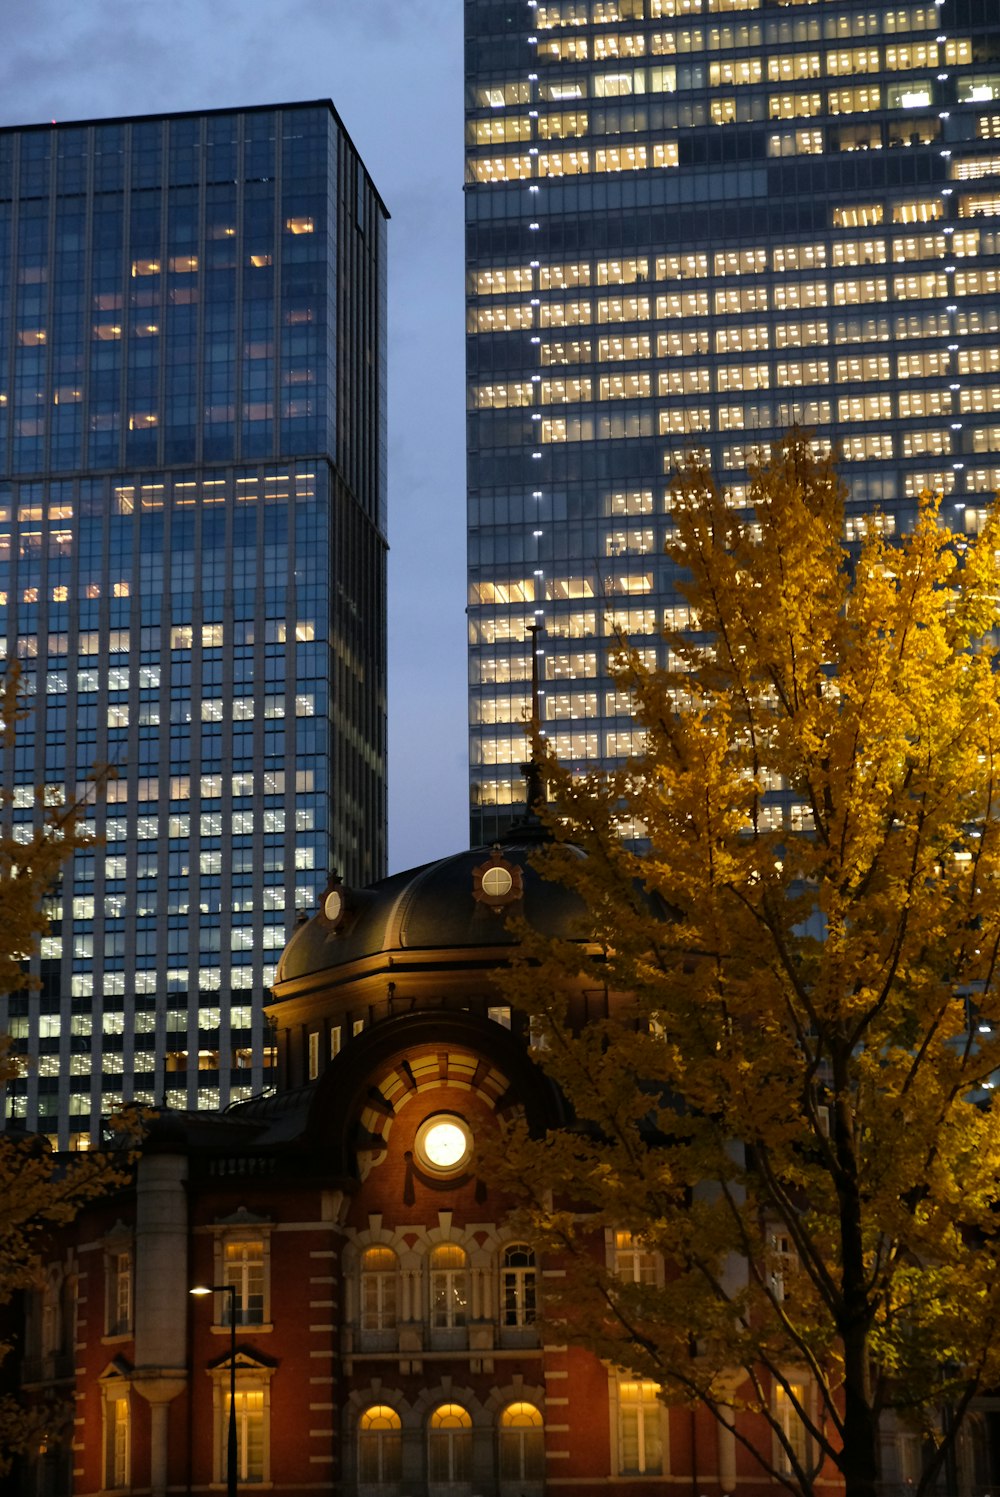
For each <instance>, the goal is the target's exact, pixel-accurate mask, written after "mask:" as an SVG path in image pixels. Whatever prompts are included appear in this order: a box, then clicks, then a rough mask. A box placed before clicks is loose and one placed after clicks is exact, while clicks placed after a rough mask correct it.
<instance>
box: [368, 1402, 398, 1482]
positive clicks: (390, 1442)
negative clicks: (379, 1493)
mask: <svg viewBox="0 0 1000 1497" xmlns="http://www.w3.org/2000/svg"><path fill="white" fill-rule="evenodd" d="M402 1452H403V1426H402V1422H401V1421H400V1417H399V1415H398V1414H397V1413H396V1410H395V1409H390V1408H389V1407H388V1406H387V1405H386V1404H384V1403H377V1404H373V1405H372V1407H371V1408H370V1409H365V1411H364V1413H363V1414H362V1415H361V1418H360V1419H359V1420H358V1482H359V1484H361V1485H363V1486H369V1487H378V1486H388V1485H390V1484H392V1483H393V1482H397V1481H399V1479H400V1475H401V1472H402Z"/></svg>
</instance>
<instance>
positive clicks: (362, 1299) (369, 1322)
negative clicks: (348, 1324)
mask: <svg viewBox="0 0 1000 1497" xmlns="http://www.w3.org/2000/svg"><path fill="white" fill-rule="evenodd" d="M372 1252H380V1253H391V1254H392V1257H393V1260H394V1261H393V1267H392V1268H388V1267H386V1268H366V1267H365V1259H366V1258H367V1256H368V1254H369V1253H372ZM390 1287H391V1303H389V1304H387V1303H386V1301H387V1299H388V1298H390V1296H389V1295H387V1292H386V1291H387V1289H389V1288H390ZM369 1289H371V1290H372V1291H373V1299H374V1301H375V1303H374V1308H373V1313H371V1314H370V1310H369V1304H368V1298H369ZM400 1289H401V1282H400V1266H399V1254H398V1253H397V1252H396V1250H395V1248H392V1247H390V1246H389V1244H388V1243H385V1242H369V1243H367V1244H366V1245H365V1247H363V1248H362V1249H361V1250H360V1253H359V1256H358V1324H359V1327H360V1330H361V1333H362V1335H382V1334H385V1333H386V1332H395V1331H396V1329H397V1327H398V1325H399V1299H400Z"/></svg>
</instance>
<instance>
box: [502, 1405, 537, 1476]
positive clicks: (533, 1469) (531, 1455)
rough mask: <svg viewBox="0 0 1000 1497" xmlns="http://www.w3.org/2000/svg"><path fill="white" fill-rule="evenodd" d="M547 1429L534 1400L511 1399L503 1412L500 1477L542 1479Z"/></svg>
mask: <svg viewBox="0 0 1000 1497" xmlns="http://www.w3.org/2000/svg"><path fill="white" fill-rule="evenodd" d="M544 1476H545V1431H544V1427H543V1424H542V1416H541V1414H540V1413H539V1411H538V1410H537V1409H536V1408H535V1405H534V1404H533V1403H509V1404H508V1405H507V1407H506V1408H505V1409H504V1411H503V1413H502V1414H501V1415H500V1480H501V1481H511V1482H515V1481H516V1482H525V1481H542V1480H543V1478H544Z"/></svg>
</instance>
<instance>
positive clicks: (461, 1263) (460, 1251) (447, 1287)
mask: <svg viewBox="0 0 1000 1497" xmlns="http://www.w3.org/2000/svg"><path fill="white" fill-rule="evenodd" d="M468 1261H469V1260H468V1258H467V1257H466V1254H465V1249H464V1248H460V1247H459V1245H458V1243H457V1242H441V1243H439V1244H438V1246H437V1247H436V1248H434V1249H433V1250H432V1252H431V1326H432V1327H433V1328H434V1329H435V1330H452V1329H454V1328H455V1327H456V1326H464V1325H465V1323H466V1319H467V1317H468V1312H469V1271H468Z"/></svg>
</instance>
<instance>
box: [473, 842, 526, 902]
mask: <svg viewBox="0 0 1000 1497" xmlns="http://www.w3.org/2000/svg"><path fill="white" fill-rule="evenodd" d="M523 893H524V875H523V874H522V872H521V869H520V868H519V867H518V865H517V864H516V863H511V862H509V861H508V859H507V858H505V857H504V856H503V854H502V853H501V851H500V849H499V848H494V850H493V855H492V857H490V859H489V860H488V861H487V862H485V863H480V865H479V867H478V868H473V870H472V897H473V899H477V900H479V901H480V903H482V904H485V905H486V906H487V908H489V909H491V910H493V911H495V912H498V911H500V910H503V909H505V908H506V906H507V905H509V904H514V903H515V901H516V900H518V899H520V898H521V896H522V894H523Z"/></svg>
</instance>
